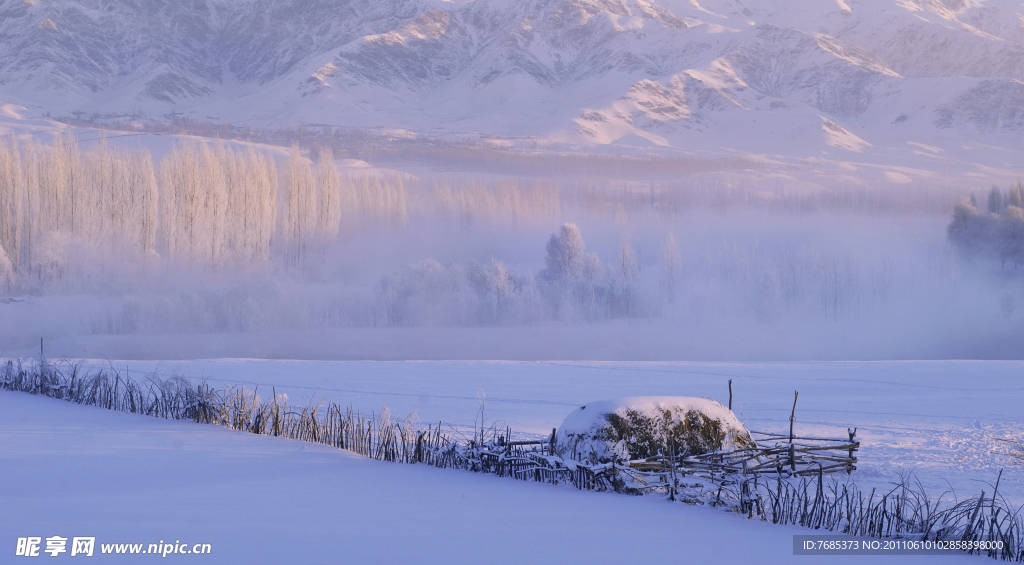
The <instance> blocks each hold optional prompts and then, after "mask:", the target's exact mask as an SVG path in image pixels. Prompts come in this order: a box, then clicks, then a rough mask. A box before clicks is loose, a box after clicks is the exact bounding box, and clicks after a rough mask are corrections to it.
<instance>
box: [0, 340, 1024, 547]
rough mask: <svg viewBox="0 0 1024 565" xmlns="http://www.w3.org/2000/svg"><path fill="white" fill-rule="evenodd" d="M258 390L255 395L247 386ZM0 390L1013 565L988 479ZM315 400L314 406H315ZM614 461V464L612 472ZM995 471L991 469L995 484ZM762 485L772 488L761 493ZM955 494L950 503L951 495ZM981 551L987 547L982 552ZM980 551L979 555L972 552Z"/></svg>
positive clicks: (373, 418) (67, 387)
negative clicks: (985, 484) (864, 471)
mask: <svg viewBox="0 0 1024 565" xmlns="http://www.w3.org/2000/svg"><path fill="white" fill-rule="evenodd" d="M257 388H258V387H257ZM0 389H3V390H9V391H16V392H24V393H28V394H36V395H42V396H47V397H50V398H55V399H61V400H66V401H68V402H74V403H76V404H82V405H86V406H97V407H102V408H106V409H108V410H115V411H118V412H128V413H132V414H145V415H149V416H154V417H158V418H165V419H172V420H192V421H194V422H196V423H207V424H216V425H220V426H224V427H227V428H229V429H233V430H241V431H247V432H250V433H255V434H260V435H273V436H283V437H287V438H291V439H297V440H300V441H309V442H314V443H320V444H324V445H330V446H333V447H337V448H339V449H347V450H350V451H354V452H356V453H359V454H361V455H364V456H367V457H370V458H373V459H378V460H383V461H392V462H401V463H410V464H414V463H425V464H428V465H432V466H435V467H441V468H454V469H464V470H469V471H474V472H482V473H491V474H495V475H498V476H504V477H511V478H516V479H520V480H527V481H534V482H545V483H550V484H559V485H573V486H574V487H576V488H577V489H580V490H597V491H607V490H612V491H615V492H619V493H625V494H633V495H642V494H646V493H651V492H657V493H659V494H663V495H666V496H668V497H669V499H670V500H673V501H674V500H677V499H678V500H681V501H683V502H686V503H688V504H709V505H711V506H712V507H724V508H725V509H727V510H729V511H732V512H735V513H737V514H740V515H746V516H747V517H748V518H754V517H755V516H756V517H757V518H760V519H761V520H762V521H770V522H772V523H774V524H790V525H799V526H804V527H808V528H813V529H824V530H828V531H832V532H838V533H843V534H850V535H855V536H866V537H876V538H880V537H904V538H912V539H919V540H932V541H959V542H967V546H968V547H972V548H973V547H977V548H978V549H971V550H970V551H969V553H972V554H973V553H978V554H986V555H988V556H989V557H992V558H996V559H1002V560H1005V561H1013V562H1024V516H1021V511H1022V508H1024V507H1018V508H1014V507H1013V506H1012V505H1011V504H1010V503H1009V502H1008V501H1007V500H1006V499H1005V498H1003V497H1002V496H1000V495H999V492H998V491H999V479H997V480H996V483H995V485H993V490H992V493H991V495H990V496H986V493H985V491H984V490H983V491H982V492H981V494H980V495H979V496H976V497H972V498H968V499H964V500H959V501H957V500H955V501H954V502H953V503H952V504H950V503H946V502H944V501H943V499H942V498H943V497H942V496H940V497H939V498H937V499H933V498H931V497H930V496H929V495H928V494H927V493H926V492H925V490H924V487H923V486H922V485H921V483H920V482H919V481H917V480H916V479H915V478H913V477H910V476H904V477H901V479H900V481H899V482H898V483H895V486H894V488H893V489H892V490H890V491H889V492H888V493H885V494H881V495H880V496H876V495H877V494H879V493H876V491H875V489H872V491H871V493H870V494H867V493H864V492H862V491H860V490H859V489H858V488H857V486H856V485H855V484H853V483H852V482H846V483H845V484H841V483H839V482H838V481H837V480H835V479H830V481H829V482H828V483H826V482H825V481H824V478H823V473H820V472H819V473H818V474H817V476H816V477H815V476H813V475H812V476H809V477H808V476H802V477H798V478H797V477H788V478H784V473H781V472H780V473H777V474H776V475H775V479H774V481H772V480H768V479H767V478H765V477H761V476H759V475H758V474H757V473H743V474H738V473H732V474H720V475H718V476H716V475H715V473H714V472H713V471H712V472H711V473H710V474H700V473H691V474H687V473H684V472H682V471H680V470H679V469H677V468H676V466H675V465H669V468H668V469H667V470H662V471H660V472H659V471H642V470H636V469H634V468H631V466H630V465H629V464H628V462H617V461H611V462H610V463H606V464H600V465H586V464H583V463H581V462H578V461H572V460H567V459H563V458H560V457H557V456H555V455H554V454H552V453H551V449H550V442H545V441H538V442H515V441H509V440H510V438H511V435H512V434H511V430H509V429H507V428H506V429H505V430H499V429H497V428H496V427H495V426H492V427H491V428H489V429H488V428H485V427H484V425H483V424H482V423H481V425H480V427H479V428H478V429H474V432H473V437H472V438H466V437H464V436H463V435H462V434H459V433H458V432H454V433H451V434H448V433H442V431H441V424H440V423H439V424H438V425H437V427H434V426H433V425H430V426H428V428H427V429H426V430H424V429H423V428H422V425H420V422H419V421H418V420H416V419H415V418H414V417H407V418H405V419H395V418H393V417H392V416H391V414H390V412H389V411H388V410H387V408H386V407H385V408H384V409H383V410H382V411H381V412H380V413H377V414H371V415H370V416H365V415H362V414H361V413H360V412H358V411H354V410H353V409H352V407H351V406H350V407H347V408H342V407H341V406H340V405H338V404H336V403H333V402H327V401H325V400H320V401H318V402H317V401H315V400H310V402H309V403H307V404H306V405H305V406H301V407H299V406H289V405H288V404H287V397H286V396H285V395H282V394H277V392H276V391H272V396H271V397H270V398H264V399H261V398H260V397H259V396H258V395H257V391H256V390H252V391H250V390H247V389H245V388H240V387H239V388H233V387H228V388H226V389H223V390H217V389H214V388H212V387H210V385H209V384H207V383H206V382H205V381H201V382H198V383H193V382H191V381H190V380H188V379H186V378H184V377H180V376H175V377H171V378H169V379H165V380H161V379H160V378H159V377H157V376H155V375H154V376H150V377H148V378H147V379H146V380H145V381H144V382H142V383H140V382H138V381H135V380H133V379H131V378H129V377H128V376H127V374H126V375H125V376H123V377H122V376H121V374H120V373H119V372H118V371H116V370H114V369H113V368H111V369H110V370H102V369H100V370H92V371H87V370H85V369H84V368H83V365H82V364H81V363H77V364H74V363H69V362H65V363H62V364H51V363H48V362H47V361H46V360H45V358H42V357H40V359H39V360H34V361H31V362H24V361H22V360H8V361H7V362H6V363H4V364H3V366H2V367H0ZM325 403H326V408H325V406H324V405H325ZM488 436H490V438H488ZM623 463H624V464H623ZM1001 475H1002V473H1001V472H1000V478H1001ZM773 482H774V484H773ZM954 496H955V495H954ZM985 542H997V543H995V544H993V543H985ZM982 548H985V549H982Z"/></svg>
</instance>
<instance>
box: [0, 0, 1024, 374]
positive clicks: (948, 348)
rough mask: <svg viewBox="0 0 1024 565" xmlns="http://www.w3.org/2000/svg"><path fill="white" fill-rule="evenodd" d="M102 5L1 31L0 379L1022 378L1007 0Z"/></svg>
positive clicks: (1012, 41) (87, 0) (1012, 55)
mask: <svg viewBox="0 0 1024 565" xmlns="http://www.w3.org/2000/svg"><path fill="white" fill-rule="evenodd" d="M101 4H102V3H97V2H95V1H93V0H55V1H53V2H24V3H22V4H19V5H18V6H13V7H12V8H11V9H10V10H9V11H7V12H5V14H6V15H5V16H4V20H3V21H2V22H0V35H2V36H3V37H6V38H8V41H7V42H6V43H5V44H4V45H3V46H0V47H2V49H0V52H2V53H3V54H4V55H5V56H4V57H2V58H0V60H2V62H0V249H2V252H0V292H2V293H3V296H2V302H0V315H2V316H3V318H5V319H6V320H10V321H11V323H7V324H0V353H5V354H19V355H25V354H29V353H32V352H35V351H36V350H37V348H38V340H39V338H40V337H42V338H43V339H44V341H48V342H49V343H50V352H51V353H52V354H54V355H68V356H72V357H81V356H96V357H111V356H115V357H128V358H134V357H147V358H159V357H181V358H188V357H192V356H204V357H210V356H212V357H221V356H253V357H303V358H331V359H414V358H415V359H418V358H432V359H438V358H440V359H461V358H471V359H481V358H484V359H491V358H510V359H567V358H582V359H719V360H743V359H765V360H767V359H903V358H951V357H965V358H1017V357H1019V356H1020V355H1021V353H1022V348H1021V345H1020V340H1019V338H1018V336H1020V335H1022V330H1024V328H1022V325H1021V324H1022V319H1024V318H1022V316H1024V295H1022V292H1021V290H1020V289H1021V285H1020V276H1021V274H1020V273H1019V272H1018V266H1019V265H1021V264H1024V251H1022V250H1024V244H1021V243H1020V241H1021V240H1022V239H1024V228H1022V227H1021V226H1020V225H1018V224H1021V221H1019V220H1020V215H1021V214H1020V213H1019V211H1021V210H1022V209H1024V208H1022V207H1021V204H1022V203H1021V202H1020V201H1019V197H1018V198H1017V199H1016V200H1014V198H1015V197H1014V195H1015V194H1018V195H1019V192H1020V191H1019V189H1016V188H1015V187H1017V186H1019V180H1020V178H1021V175H1022V173H1024V168H1022V167H1024V165H1022V163H1024V152H1022V151H1021V147H1022V144H1021V133H1022V131H1024V122H1022V120H1021V115H1022V114H1021V112H1020V107H1021V101H1022V100H1024V94H1022V93H1024V90H1022V86H1021V84H1022V83H1021V78H1022V77H1024V74H1022V71H1021V68H1020V60H1021V58H1020V55H1021V49H1024V48H1022V38H1024V35H1022V30H1021V28H1020V26H1019V25H1018V24H1019V21H1018V20H1019V19H1020V17H1021V16H1020V14H1021V13H1024V12H1021V8H1020V5H1019V1H1018V0H989V1H987V2H975V1H971V0H967V1H963V2H961V1H956V2H953V1H948V0H913V1H910V2H893V1H892V0H856V1H853V0H850V1H837V2H796V1H794V2H786V3H779V2H772V1H766V0H706V1H702V2H678V1H674V0H673V1H665V2H658V3H648V2H633V1H627V2H608V1H605V0H585V1H582V2H565V1H562V0H545V1H543V2H533V3H530V2H518V1H512V0H476V1H473V2H454V3H453V2H441V3H438V2H434V1H433V0H414V1H408V2H404V1H403V2H382V3H375V2H364V1H363V0H352V1H350V2H343V3H341V4H337V3H335V2H324V1H319V0H317V1H313V2H304V3H296V2H283V3H271V2H263V1H255V2H227V1H222V0H202V1H200V2H198V3H196V4H195V5H190V6H178V5H169V4H161V3H154V2H141V3H125V2H113V3H108V4H102V5H101ZM271 21H273V22H278V24H279V28H273V29H269V28H267V27H266V22H271ZM180 22H191V23H189V24H188V25H185V24H180ZM97 37H118V38H121V41H119V42H108V41H99V42H97V41H95V38H97ZM993 187H996V188H995V190H996V191H997V192H998V193H999V201H998V202H997V203H996V205H995V206H992V205H990V192H991V191H992V188H993ZM1015 191H1016V192H1015ZM972 195H973V197H974V203H973V204H970V205H967V204H963V203H962V202H961V200H962V199H965V198H970V197H971V196H972ZM954 211H956V219H955V220H954ZM951 224H954V225H953V226H952V227H950V226H951ZM947 228H949V229H947ZM553 236H554V239H552V237H553Z"/></svg>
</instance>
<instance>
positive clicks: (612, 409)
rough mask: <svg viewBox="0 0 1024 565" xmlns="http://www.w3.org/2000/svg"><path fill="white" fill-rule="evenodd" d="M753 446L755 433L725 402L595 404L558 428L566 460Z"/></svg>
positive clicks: (559, 450) (661, 399) (679, 399)
mask: <svg viewBox="0 0 1024 565" xmlns="http://www.w3.org/2000/svg"><path fill="white" fill-rule="evenodd" d="M749 447H756V445H755V443H754V440H753V439H751V437H750V433H749V432H747V429H746V428H745V427H744V426H743V424H742V423H741V422H740V421H739V419H737V418H736V415H735V414H733V413H732V410H729V409H728V408H726V407H725V406H722V405H721V404H720V403H718V402H716V401H714V400H708V399H704V398H690V397H686V396H647V397H634V398H620V399H617V400H605V401H601V402H594V403H592V404H587V405H586V406H582V407H580V408H579V409H577V410H575V411H573V412H572V413H571V414H569V416H567V417H566V418H565V421H564V422H562V425H561V427H559V428H558V433H557V434H556V436H555V445H554V450H555V453H556V454H558V455H559V456H560V457H562V458H565V459H572V460H575V461H584V462H588V463H605V462H608V461H611V460H613V459H615V460H619V461H622V460H636V459H645V458H648V457H654V456H657V455H669V454H670V453H673V452H674V453H676V454H677V455H700V454H703V453H708V452H712V451H722V450H726V451H728V450H733V449H742V448H749Z"/></svg>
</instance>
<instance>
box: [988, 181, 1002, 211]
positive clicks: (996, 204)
mask: <svg viewBox="0 0 1024 565" xmlns="http://www.w3.org/2000/svg"><path fill="white" fill-rule="evenodd" d="M988 211H989V213H990V214H999V213H1001V212H1002V211H1003V193H1001V192H999V187H998V186H993V187H992V190H990V191H989V192H988Z"/></svg>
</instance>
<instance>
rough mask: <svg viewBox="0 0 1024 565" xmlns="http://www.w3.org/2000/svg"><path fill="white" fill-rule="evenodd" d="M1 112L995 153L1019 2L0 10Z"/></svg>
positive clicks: (694, 144)
mask: <svg viewBox="0 0 1024 565" xmlns="http://www.w3.org/2000/svg"><path fill="white" fill-rule="evenodd" d="M0 102H7V103H16V104H20V105H23V106H26V107H28V108H29V113H37V114H38V113H41V112H43V111H45V110H49V111H52V112H56V113H62V112H68V111H74V110H84V111H112V112H126V111H130V110H133V109H141V110H145V111H147V112H149V113H151V114H161V113H166V112H167V111H171V110H174V111H180V112H185V113H186V114H187V115H191V116H194V117H197V118H200V119H204V118H206V117H208V116H212V117H216V118H218V119H221V120H225V121H247V122H249V123H251V124H256V125H284V124H301V123H329V124H339V125H355V126H387V127H401V128H407V129H411V130H415V131H421V132H456V131H476V132H482V133H487V134H494V135H502V136H514V135H531V136H542V137H547V138H549V139H552V140H554V141H564V142H569V143H574V144H588V145H594V144H611V143H618V144H624V145H654V146H663V147H674V148H680V149H687V150H691V151H694V152H701V151H708V152H711V153H716V152H717V153H719V154H721V153H729V152H735V151H738V152H753V153H769V154H770V153H776V152H780V149H779V147H780V145H785V146H786V147H787V151H786V152H788V154H791V155H795V154H802V155H814V154H818V155H820V154H821V153H822V152H825V153H826V154H829V153H830V152H835V151H840V152H843V151H845V152H863V151H865V150H866V148H870V147H880V146H889V147H896V146H899V147H902V148H903V149H906V146H905V143H904V142H906V141H909V142H913V143H916V144H926V145H930V146H935V147H939V148H943V150H946V149H948V150H949V151H954V152H955V151H960V150H961V149H958V147H960V148H962V147H964V144H963V143H962V142H963V141H964V140H984V141H985V142H986V143H995V144H996V145H998V146H1001V147H1004V148H1006V149H1008V150H1011V152H1012V151H1013V150H1015V149H1016V148H1019V147H1020V142H1021V140H1024V0H987V1H986V2H977V1H975V0H785V1H779V0H655V1H647V0H472V1H465V0H460V1H459V2H452V1H448V0H189V1H186V2H168V1H166V0H8V1H7V2H5V3H4V4H3V6H2V7H0ZM780 142H784V143H780ZM914 151H915V152H916V153H920V152H919V151H917V150H914ZM926 153H927V152H926ZM945 158H950V155H946V156H945Z"/></svg>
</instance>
